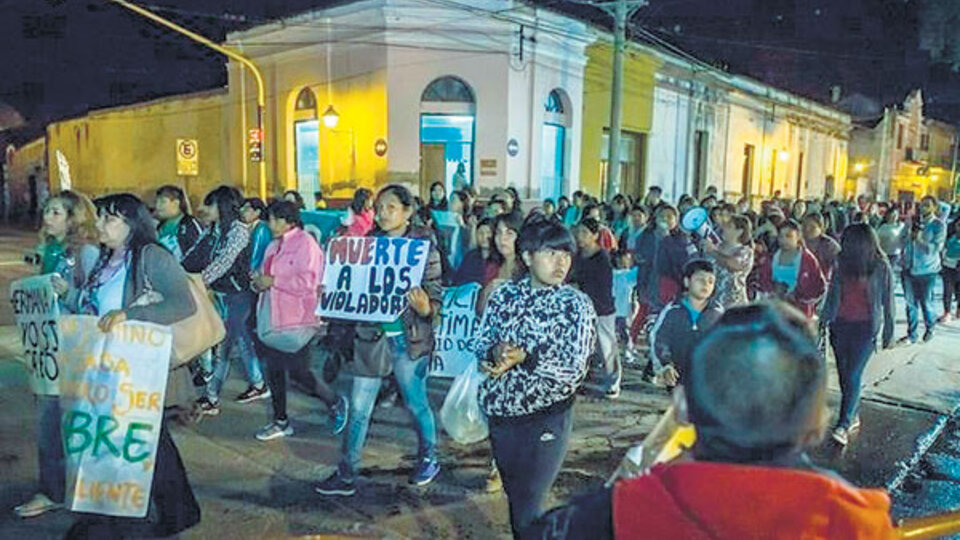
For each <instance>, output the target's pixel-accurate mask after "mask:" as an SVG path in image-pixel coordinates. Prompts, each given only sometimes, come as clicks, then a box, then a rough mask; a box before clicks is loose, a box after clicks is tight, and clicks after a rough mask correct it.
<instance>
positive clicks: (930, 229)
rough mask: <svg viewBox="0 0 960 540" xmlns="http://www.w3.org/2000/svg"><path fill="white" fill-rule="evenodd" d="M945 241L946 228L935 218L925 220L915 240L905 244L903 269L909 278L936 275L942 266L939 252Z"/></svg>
mask: <svg viewBox="0 0 960 540" xmlns="http://www.w3.org/2000/svg"><path fill="white" fill-rule="evenodd" d="M946 240H947V226H946V224H944V222H943V221H941V220H940V219H938V218H936V217H930V218H927V221H926V222H925V223H924V224H923V229H922V230H921V231H920V234H919V235H918V236H917V238H912V239H910V240H909V241H908V242H907V247H906V252H905V253H904V256H903V267H904V269H909V271H910V275H911V276H925V275H929V274H937V273H939V272H940V270H941V268H942V266H941V261H940V251H941V250H942V249H943V245H944V243H945V242H946Z"/></svg>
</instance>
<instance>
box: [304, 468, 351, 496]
mask: <svg viewBox="0 0 960 540" xmlns="http://www.w3.org/2000/svg"><path fill="white" fill-rule="evenodd" d="M313 490H314V491H316V492H317V493H319V494H321V495H339V496H341V497H352V496H353V495H355V494H356V493H357V487H356V486H355V485H354V481H353V480H344V478H343V477H342V476H340V471H336V472H334V473H333V474H331V475H330V476H328V477H327V479H326V480H324V481H323V482H320V483H319V484H317V485H316V487H314V488H313Z"/></svg>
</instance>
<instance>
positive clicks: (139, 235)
mask: <svg viewBox="0 0 960 540" xmlns="http://www.w3.org/2000/svg"><path fill="white" fill-rule="evenodd" d="M93 203H94V205H95V206H96V207H97V216H116V217H119V218H120V219H122V220H123V221H124V222H125V223H126V224H127V226H128V227H130V235H129V236H128V237H127V241H126V245H127V250H128V252H129V253H130V272H131V274H130V275H131V277H132V279H133V282H134V283H136V279H137V272H139V263H140V256H141V255H142V252H143V248H145V247H146V246H148V245H151V244H154V245H157V246H160V245H161V244H160V243H159V242H157V229H156V227H155V226H154V224H153V217H152V216H151V215H150V209H149V208H147V205H145V204H143V201H141V200H140V199H139V198H138V197H137V196H136V195H133V194H131V193H116V194H113V195H106V196H104V197H100V198H99V199H97V200H95V201H93ZM161 247H162V246H161ZM111 256H113V250H112V249H109V248H107V247H104V248H103V249H101V250H100V258H99V259H98V260H97V264H96V266H95V267H94V270H93V271H92V272H90V277H89V279H88V280H87V283H91V282H93V281H94V280H95V279H96V278H98V277H99V274H100V272H101V271H102V270H103V267H104V266H105V265H106V264H107V261H109V260H110V257H111Z"/></svg>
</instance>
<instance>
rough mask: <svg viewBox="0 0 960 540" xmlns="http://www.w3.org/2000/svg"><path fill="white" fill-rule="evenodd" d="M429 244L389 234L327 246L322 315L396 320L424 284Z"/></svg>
mask: <svg viewBox="0 0 960 540" xmlns="http://www.w3.org/2000/svg"><path fill="white" fill-rule="evenodd" d="M429 255H430V242H428V241H427V240H419V239H413V238H389V237H386V236H341V237H339V238H334V239H332V240H330V242H329V243H328V244H327V252H326V261H325V263H324V268H323V294H322V295H321V296H320V302H319V304H318V305H317V315H320V316H321V317H334V318H337V319H347V320H352V321H364V322H391V321H395V320H396V319H397V317H399V316H400V314H401V313H402V312H403V310H405V309H407V292H409V291H410V289H412V288H414V287H418V286H419V285H420V280H422V279H423V271H424V269H425V268H426V266H427V258H428V257H429Z"/></svg>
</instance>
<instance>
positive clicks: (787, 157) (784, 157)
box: [777, 150, 790, 163]
mask: <svg viewBox="0 0 960 540" xmlns="http://www.w3.org/2000/svg"><path fill="white" fill-rule="evenodd" d="M777 157H778V158H780V161H782V162H784V163H786V162H787V161H789V160H790V152H787V151H786V150H781V151H779V152H777Z"/></svg>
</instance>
